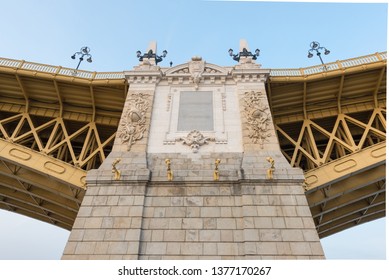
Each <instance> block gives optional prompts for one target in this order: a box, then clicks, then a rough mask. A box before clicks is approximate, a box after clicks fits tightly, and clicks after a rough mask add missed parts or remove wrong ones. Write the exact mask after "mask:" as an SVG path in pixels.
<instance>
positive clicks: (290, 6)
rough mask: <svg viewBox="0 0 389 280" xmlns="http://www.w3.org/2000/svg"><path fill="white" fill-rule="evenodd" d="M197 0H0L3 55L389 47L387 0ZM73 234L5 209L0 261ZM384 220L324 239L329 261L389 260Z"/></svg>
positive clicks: (64, 57)
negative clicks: (242, 45)
mask: <svg viewBox="0 0 389 280" xmlns="http://www.w3.org/2000/svg"><path fill="white" fill-rule="evenodd" d="M345 2H347V1H343V3H328V2H326V3H310V2H299V3H295V2H263V1H201V0H169V1H162V0H161V1H157V0H154V1H152V0H127V1H126V0H106V1H96V0H78V1H75V0H66V1H65V0H62V1H52V0H34V1H29V0H24V1H23V0H12V1H9V0H0V9H1V16H0V57H5V58H12V59H23V60H26V61H32V62H38V63H44V64H50V65H56V66H57V65H60V66H63V67H72V68H75V67H76V66H77V61H75V60H72V59H71V58H70V56H71V55H72V54H73V53H74V52H76V51H79V50H80V48H81V47H83V46H88V47H90V49H91V54H92V56H93V63H90V64H89V63H87V62H85V61H84V62H83V63H82V64H81V66H80V69H84V70H90V71H100V72H103V71H123V70H130V69H132V68H133V67H134V66H135V65H137V64H138V61H137V58H136V54H135V53H136V51H137V50H141V51H142V52H144V51H146V49H147V47H148V45H149V42H150V41H157V43H158V52H159V53H161V52H162V50H164V49H166V50H167V51H168V56H167V57H166V59H165V60H164V61H163V62H162V63H161V64H160V65H161V66H165V67H167V66H168V65H169V62H170V61H172V62H173V65H178V64H182V63H185V62H187V61H189V60H190V59H191V57H192V56H195V55H199V56H202V57H203V59H204V60H206V61H207V62H209V63H214V64H218V65H221V66H230V65H234V64H235V62H234V61H233V60H232V59H231V58H230V57H229V56H228V49H229V48H232V49H234V50H235V51H237V50H238V48H239V40H240V39H242V38H244V39H246V40H247V41H248V44H249V46H250V48H251V49H252V50H254V49H256V48H259V49H260V50H261V55H260V57H259V59H258V60H257V62H259V63H260V64H262V67H263V68H272V69H274V68H299V67H307V66H312V65H317V64H320V61H319V59H318V58H317V57H316V56H314V57H313V58H311V59H309V58H307V52H308V49H309V48H310V47H309V44H310V42H312V41H313V40H315V41H318V42H320V43H321V45H322V46H324V47H326V48H328V49H329V50H330V51H331V53H330V54H329V55H328V56H323V59H324V61H325V62H332V61H336V60H342V59H347V58H352V57H357V56H363V55H368V54H371V53H375V52H381V51H386V50H387V27H388V24H387V16H388V5H387V2H386V1H374V2H375V3H371V2H367V3H364V2H357V1H353V3H345ZM68 236H69V232H68V231H65V230H62V229H59V228H56V227H53V226H50V225H48V224H44V223H42V222H38V221H35V220H32V219H29V218H25V217H22V216H20V215H16V214H12V213H11V214H10V213H8V212H6V211H2V210H0V259H59V258H60V257H61V255H62V250H63V248H64V246H65V244H66V241H67V238H68ZM385 239H386V236H385V219H380V220H378V221H375V222H371V223H368V224H365V225H362V226H358V227H356V228H353V229H350V230H347V231H344V232H342V233H339V234H336V235H334V236H331V237H328V238H324V239H323V240H322V244H323V247H324V251H325V253H326V256H327V258H335V259H342V258H346V259H385V258H386V256H385V248H386V245H385Z"/></svg>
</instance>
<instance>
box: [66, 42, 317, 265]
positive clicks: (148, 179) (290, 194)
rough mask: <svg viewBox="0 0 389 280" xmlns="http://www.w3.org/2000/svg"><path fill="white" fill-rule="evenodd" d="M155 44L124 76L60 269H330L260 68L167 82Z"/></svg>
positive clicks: (192, 67) (195, 70)
mask: <svg viewBox="0 0 389 280" xmlns="http://www.w3.org/2000/svg"><path fill="white" fill-rule="evenodd" d="M156 53H157V49H156V44H155V43H152V44H151V45H150V47H149V48H148V49H147V50H145V55H144V56H143V57H142V58H143V59H142V61H141V62H140V64H139V65H138V66H136V67H134V69H133V70H131V71H127V72H125V77H126V79H127V80H128V84H129V87H128V92H127V97H126V100H125V103H124V108H123V111H122V116H121V119H120V122H119V126H118V131H117V133H116V138H115V142H114V145H113V148H112V151H111V153H110V154H109V156H108V157H107V158H106V159H105V160H104V162H103V163H102V164H101V166H100V167H99V168H98V169H93V170H90V171H89V172H88V173H87V178H86V183H87V186H88V188H87V190H86V193H85V196H84V199H83V201H82V204H81V207H80V209H79V212H78V215H77V218H76V219H75V223H74V225H73V228H72V231H71V234H70V237H69V241H68V243H67V245H66V248H65V250H64V254H63V259H323V258H324V253H323V250H322V247H321V244H320V240H319V235H318V233H317V230H316V228H315V223H314V221H313V219H312V215H311V212H310V208H309V206H308V203H307V199H306V196H305V193H304V192H305V190H304V180H305V178H304V174H303V171H302V170H301V169H300V168H296V167H291V165H290V163H289V162H288V161H287V160H286V158H285V156H284V155H283V154H282V152H281V148H280V144H279V142H278V138H277V134H276V129H275V125H274V122H273V117H272V114H271V110H270V107H269V106H270V105H269V101H268V97H267V94H266V88H265V83H266V81H267V79H268V77H269V72H270V70H266V69H262V68H261V65H259V64H257V63H256V61H255V58H256V57H255V56H254V55H253V54H252V53H251V52H250V49H249V47H248V45H247V43H246V42H245V41H242V42H241V45H240V58H239V62H238V64H237V65H236V66H234V67H220V66H217V65H214V64H211V63H208V62H206V61H204V60H203V59H202V58H201V57H198V56H196V57H193V58H192V59H191V61H189V62H188V63H185V64H181V65H177V66H175V67H172V68H169V69H168V70H165V71H162V70H161V68H160V67H159V66H157V63H156V61H155V56H152V55H150V54H156Z"/></svg>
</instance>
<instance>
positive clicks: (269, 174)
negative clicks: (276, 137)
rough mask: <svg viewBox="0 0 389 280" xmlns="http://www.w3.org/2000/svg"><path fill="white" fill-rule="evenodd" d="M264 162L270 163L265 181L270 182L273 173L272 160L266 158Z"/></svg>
mask: <svg viewBox="0 0 389 280" xmlns="http://www.w3.org/2000/svg"><path fill="white" fill-rule="evenodd" d="M266 160H267V161H268V162H269V163H270V168H269V169H268V170H267V179H270V180H272V179H273V173H274V169H275V167H274V159H273V158H272V157H267V158H266Z"/></svg>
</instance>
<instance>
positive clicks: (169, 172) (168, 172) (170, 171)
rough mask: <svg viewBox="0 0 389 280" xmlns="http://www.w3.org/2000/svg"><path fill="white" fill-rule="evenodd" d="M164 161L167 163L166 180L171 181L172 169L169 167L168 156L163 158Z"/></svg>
mask: <svg viewBox="0 0 389 280" xmlns="http://www.w3.org/2000/svg"><path fill="white" fill-rule="evenodd" d="M165 163H166V165H167V170H166V172H167V180H168V181H173V171H172V170H171V168H170V159H168V158H167V159H165Z"/></svg>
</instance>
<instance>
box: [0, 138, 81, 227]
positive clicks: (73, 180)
mask: <svg viewBox="0 0 389 280" xmlns="http://www.w3.org/2000/svg"><path fill="white" fill-rule="evenodd" d="M85 176H86V171H84V170H82V169H80V168H76V167H74V166H72V165H70V164H67V163H65V162H62V161H60V160H58V159H55V158H52V157H49V156H47V155H44V154H42V153H39V152H37V151H34V150H31V149H29V148H26V147H23V146H21V145H18V144H15V143H10V142H8V141H5V140H3V139H0V208H2V209H5V210H9V211H13V212H16V213H20V214H23V215H27V216H30V217H33V218H36V219H38V220H41V221H45V222H48V223H51V224H54V225H56V226H59V227H63V228H65V229H71V228H72V225H73V223H74V219H75V217H76V216H77V213H78V210H79V207H80V205H81V201H82V199H83V197H84V194H85V190H86V186H85Z"/></svg>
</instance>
